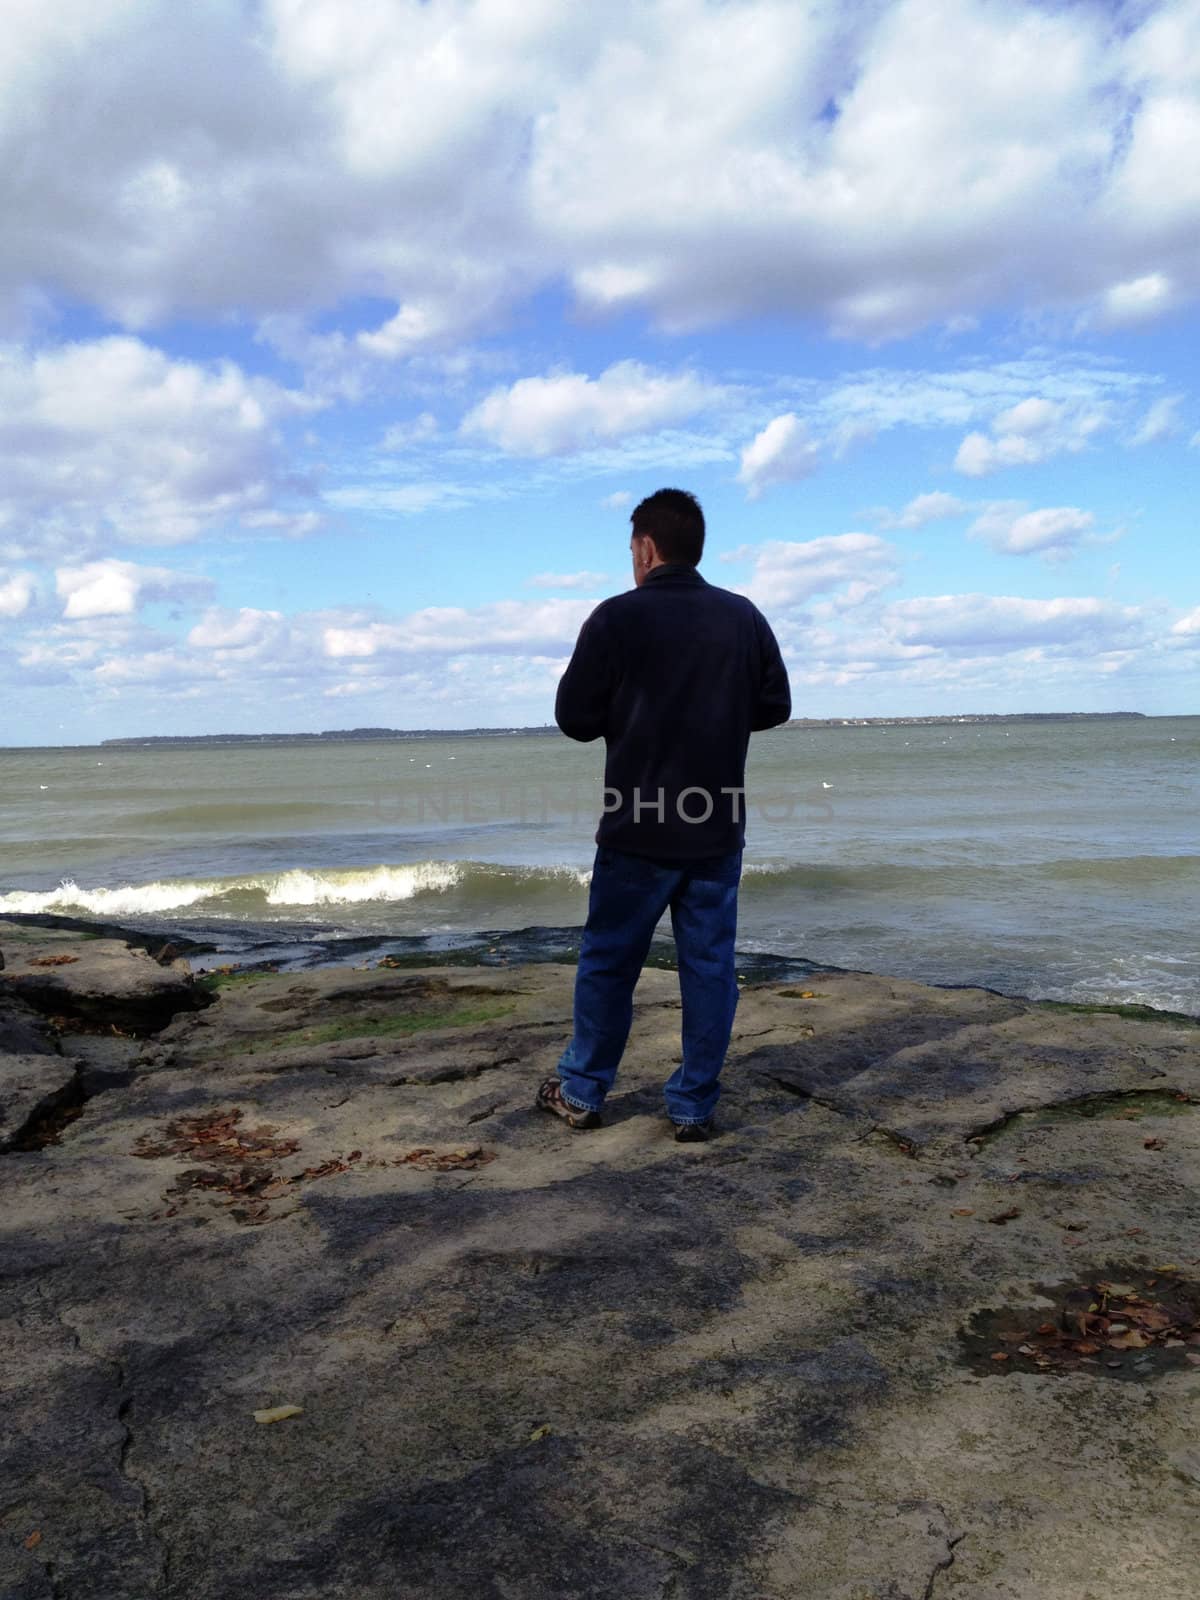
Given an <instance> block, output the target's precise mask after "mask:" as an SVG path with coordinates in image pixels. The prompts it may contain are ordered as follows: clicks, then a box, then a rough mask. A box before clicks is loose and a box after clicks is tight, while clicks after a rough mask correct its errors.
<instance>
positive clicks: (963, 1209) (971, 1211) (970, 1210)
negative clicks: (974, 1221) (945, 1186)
mask: <svg viewBox="0 0 1200 1600" xmlns="http://www.w3.org/2000/svg"><path fill="white" fill-rule="evenodd" d="M950 1215H951V1216H952V1217H973V1216H974V1215H975V1208H974V1206H959V1208H958V1210H957V1211H952V1212H951V1213H950Z"/></svg>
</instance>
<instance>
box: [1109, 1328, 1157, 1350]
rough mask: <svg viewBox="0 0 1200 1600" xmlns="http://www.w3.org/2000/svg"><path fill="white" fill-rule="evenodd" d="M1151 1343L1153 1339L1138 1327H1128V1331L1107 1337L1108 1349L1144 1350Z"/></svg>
mask: <svg viewBox="0 0 1200 1600" xmlns="http://www.w3.org/2000/svg"><path fill="white" fill-rule="evenodd" d="M1153 1343H1154V1341H1153V1339H1151V1338H1150V1336H1149V1335H1148V1334H1145V1333H1143V1332H1142V1330H1141V1329H1140V1328H1130V1330H1129V1332H1128V1333H1118V1334H1117V1335H1116V1336H1115V1337H1114V1338H1111V1339H1109V1341H1108V1347H1109V1349H1110V1350H1144V1349H1145V1348H1146V1346H1147V1345H1149V1344H1153Z"/></svg>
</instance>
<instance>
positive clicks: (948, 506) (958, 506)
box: [879, 489, 971, 528]
mask: <svg viewBox="0 0 1200 1600" xmlns="http://www.w3.org/2000/svg"><path fill="white" fill-rule="evenodd" d="M970 509H971V508H970V505H969V504H968V502H967V501H965V500H960V499H959V498H958V496H957V495H953V494H945V493H943V492H942V491H941V490H940V489H935V490H933V491H931V492H930V493H929V494H918V495H915V496H914V497H913V499H911V500H910V501H909V502H908V504H907V505H906V506H904V507H903V508H902V509H901V510H899V511H884V512H882V513H881V514H880V517H879V521H880V524H881V526H882V527H885V528H924V527H927V526H928V525H929V523H931V522H944V521H945V520H946V519H947V518H949V517H961V516H962V515H963V513H964V512H966V511H969V510H970Z"/></svg>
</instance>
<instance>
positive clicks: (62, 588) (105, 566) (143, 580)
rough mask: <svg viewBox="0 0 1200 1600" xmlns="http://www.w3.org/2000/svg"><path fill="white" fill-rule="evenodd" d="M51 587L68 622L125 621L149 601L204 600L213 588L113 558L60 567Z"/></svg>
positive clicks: (206, 581)
mask: <svg viewBox="0 0 1200 1600" xmlns="http://www.w3.org/2000/svg"><path fill="white" fill-rule="evenodd" d="M54 586H55V589H56V591H57V593H58V597H59V599H60V600H62V601H63V602H64V606H63V616H64V617H65V618H67V619H88V618H92V617H128V616H132V615H133V613H134V612H135V611H136V610H137V609H138V607H139V606H141V605H145V604H146V603H147V602H148V601H151V600H181V601H190V600H196V599H206V598H207V597H208V596H209V595H210V594H211V593H212V588H213V585H212V581H211V580H210V579H208V578H197V577H191V576H189V575H188V574H186V573H180V572H172V571H170V569H169V568H167V567H142V566H138V565H137V564H136V563H135V562H133V561H117V560H115V559H112V558H109V559H107V560H104V561H88V562H85V563H84V565H83V566H79V567H59V568H58V569H57V570H56V572H55V574H54Z"/></svg>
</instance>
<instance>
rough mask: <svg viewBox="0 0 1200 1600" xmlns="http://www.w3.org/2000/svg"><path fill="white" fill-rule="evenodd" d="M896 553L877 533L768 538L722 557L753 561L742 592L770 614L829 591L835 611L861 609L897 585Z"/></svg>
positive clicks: (723, 559) (734, 560)
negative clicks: (878, 595) (816, 537)
mask: <svg viewBox="0 0 1200 1600" xmlns="http://www.w3.org/2000/svg"><path fill="white" fill-rule="evenodd" d="M895 554H896V552H895V550H894V549H893V547H892V546H891V545H890V544H888V543H887V541H886V540H885V539H880V538H878V537H877V536H876V535H875V534H872V533H841V534H834V535H830V536H828V537H825V538H821V539H805V540H801V541H796V542H789V541H787V540H783V539H771V540H768V541H767V542H766V543H764V544H759V545H743V546H742V547H741V548H740V549H738V550H731V551H730V552H729V553H728V554H726V555H723V556H722V557H721V559H722V561H728V562H747V561H749V562H751V563H753V567H752V571H751V575H750V578H749V580H748V582H746V583H745V584H744V585H741V586H740V587H741V590H742V593H744V594H747V595H749V597H750V598H751V600H753V601H754V602H755V604H756V605H761V606H764V607H766V608H768V609H769V610H770V611H771V613H772V615H774V614H775V612H777V611H783V610H786V609H788V608H789V607H795V606H800V605H803V604H804V603H805V602H806V601H808V600H811V599H812V598H813V597H814V596H815V595H818V594H827V593H831V592H832V593H834V594H835V596H836V598H835V600H834V601H833V602H832V604H833V607H834V609H837V610H841V611H844V610H849V609H851V608H853V607H855V606H859V605H862V604H863V603H864V602H865V601H867V600H869V599H871V598H872V597H873V596H874V595H877V594H879V593H880V591H881V590H883V589H885V588H887V587H888V586H889V585H890V584H892V583H894V582H895V581H896V566H895Z"/></svg>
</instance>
